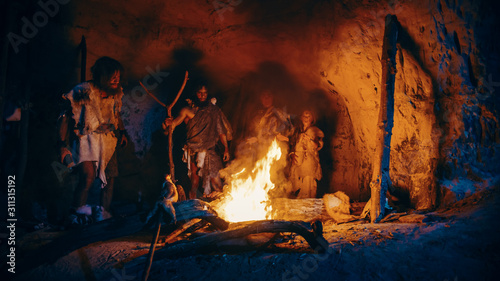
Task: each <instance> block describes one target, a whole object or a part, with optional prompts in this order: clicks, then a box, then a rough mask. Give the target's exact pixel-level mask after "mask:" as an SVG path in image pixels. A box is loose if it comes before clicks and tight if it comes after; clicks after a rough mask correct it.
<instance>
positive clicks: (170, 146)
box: [139, 71, 188, 281]
mask: <svg viewBox="0 0 500 281" xmlns="http://www.w3.org/2000/svg"><path fill="white" fill-rule="evenodd" d="M187 80H188V72H187V71H186V75H185V76H184V81H183V82H182V86H181V88H180V90H179V92H178V93H177V96H176V97H175V99H174V101H173V102H172V103H171V104H170V105H168V106H166V105H165V104H164V103H162V102H161V101H160V100H158V99H157V98H156V97H155V96H154V95H153V94H151V93H150V92H149V91H148V89H147V88H146V87H144V85H143V84H142V82H139V83H140V84H141V86H142V87H143V88H144V90H145V91H146V93H148V95H150V96H151V97H152V98H153V99H154V100H156V101H157V102H158V103H159V104H161V105H162V106H163V107H165V108H167V115H168V117H169V118H172V107H174V105H175V103H176V102H177V101H178V100H179V97H180V96H181V94H182V91H184V87H185V86H186V83H187ZM173 132H174V129H173V127H172V126H169V129H168V157H169V159H170V177H171V178H172V181H173V182H174V183H175V167H174V159H173V154H172V149H173V140H172V135H173ZM158 210H160V211H159V212H158V221H157V222H156V231H155V234H154V236H153V240H152V241H151V246H150V247H149V253H148V258H147V261H146V267H145V268H144V272H143V274H142V280H143V281H146V280H148V276H149V271H150V270H151V264H152V263H153V255H154V253H155V248H156V243H157V242H158V236H160V228H161V221H162V219H163V212H162V211H161V208H158Z"/></svg>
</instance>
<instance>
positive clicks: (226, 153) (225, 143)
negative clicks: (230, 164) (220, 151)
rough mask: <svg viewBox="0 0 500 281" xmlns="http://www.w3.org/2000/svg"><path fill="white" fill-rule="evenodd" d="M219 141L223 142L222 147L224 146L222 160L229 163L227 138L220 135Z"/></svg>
mask: <svg viewBox="0 0 500 281" xmlns="http://www.w3.org/2000/svg"><path fill="white" fill-rule="evenodd" d="M219 139H220V141H221V142H222V145H224V157H223V158H222V160H224V162H226V161H229V148H228V146H227V136H226V135H225V134H220V135H219Z"/></svg>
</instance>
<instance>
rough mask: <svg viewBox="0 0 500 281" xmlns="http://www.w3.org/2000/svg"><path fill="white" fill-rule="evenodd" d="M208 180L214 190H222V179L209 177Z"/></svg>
mask: <svg viewBox="0 0 500 281" xmlns="http://www.w3.org/2000/svg"><path fill="white" fill-rule="evenodd" d="M210 182H211V183H212V187H213V189H214V190H215V191H218V192H222V181H221V179H220V178H219V177H215V178H211V179H210Z"/></svg>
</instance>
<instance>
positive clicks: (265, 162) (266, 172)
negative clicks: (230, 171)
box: [214, 140, 281, 222]
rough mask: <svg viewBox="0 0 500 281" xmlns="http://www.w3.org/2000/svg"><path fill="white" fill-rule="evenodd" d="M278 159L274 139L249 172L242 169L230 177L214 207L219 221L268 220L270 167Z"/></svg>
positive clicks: (270, 188) (270, 184) (272, 185)
mask: <svg viewBox="0 0 500 281" xmlns="http://www.w3.org/2000/svg"><path fill="white" fill-rule="evenodd" d="M280 158H281V149H280V148H279V146H278V143H277V141H276V140H274V141H273V142H272V144H271V146H270V147H269V150H268V152H267V154H266V156H265V157H264V158H262V159H260V160H259V161H257V163H256V164H255V167H254V168H253V169H252V170H251V172H246V169H243V170H242V171H240V172H239V173H236V174H234V175H233V176H232V178H231V180H230V182H229V183H228V186H227V187H226V190H225V191H224V192H225V195H224V196H223V198H222V199H221V200H220V201H219V202H217V203H215V202H214V203H215V204H214V208H215V210H216V211H217V213H218V214H219V216H220V217H222V218H223V219H225V220H227V221H230V222H241V221H251V220H265V219H271V217H270V216H271V215H270V214H271V206H270V205H269V195H268V193H269V191H270V190H272V189H273V188H274V183H272V182H271V166H272V164H273V163H274V162H276V161H277V160H279V159H280Z"/></svg>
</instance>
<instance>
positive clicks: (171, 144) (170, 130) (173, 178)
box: [167, 71, 189, 182]
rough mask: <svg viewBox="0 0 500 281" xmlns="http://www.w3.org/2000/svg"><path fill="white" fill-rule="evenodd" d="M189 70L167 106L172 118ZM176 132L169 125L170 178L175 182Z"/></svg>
mask: <svg viewBox="0 0 500 281" xmlns="http://www.w3.org/2000/svg"><path fill="white" fill-rule="evenodd" d="M188 79H189V78H188V72H187V71H186V74H185V75H184V82H182V86H181V88H180V90H179V92H178V93H177V96H176V97H175V99H174V101H173V102H172V103H171V104H170V105H169V106H168V107H167V115H168V117H170V118H172V108H173V107H174V105H175V103H176V102H177V101H178V100H179V97H180V96H181V94H182V91H184V87H186V83H187V80H188ZM173 134H174V128H173V127H172V126H169V128H168V158H169V160H170V162H169V166H170V178H171V179H172V180H173V181H174V182H175V166H174V157H173V153H172V149H173V147H174V143H173V140H172V135H173Z"/></svg>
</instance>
